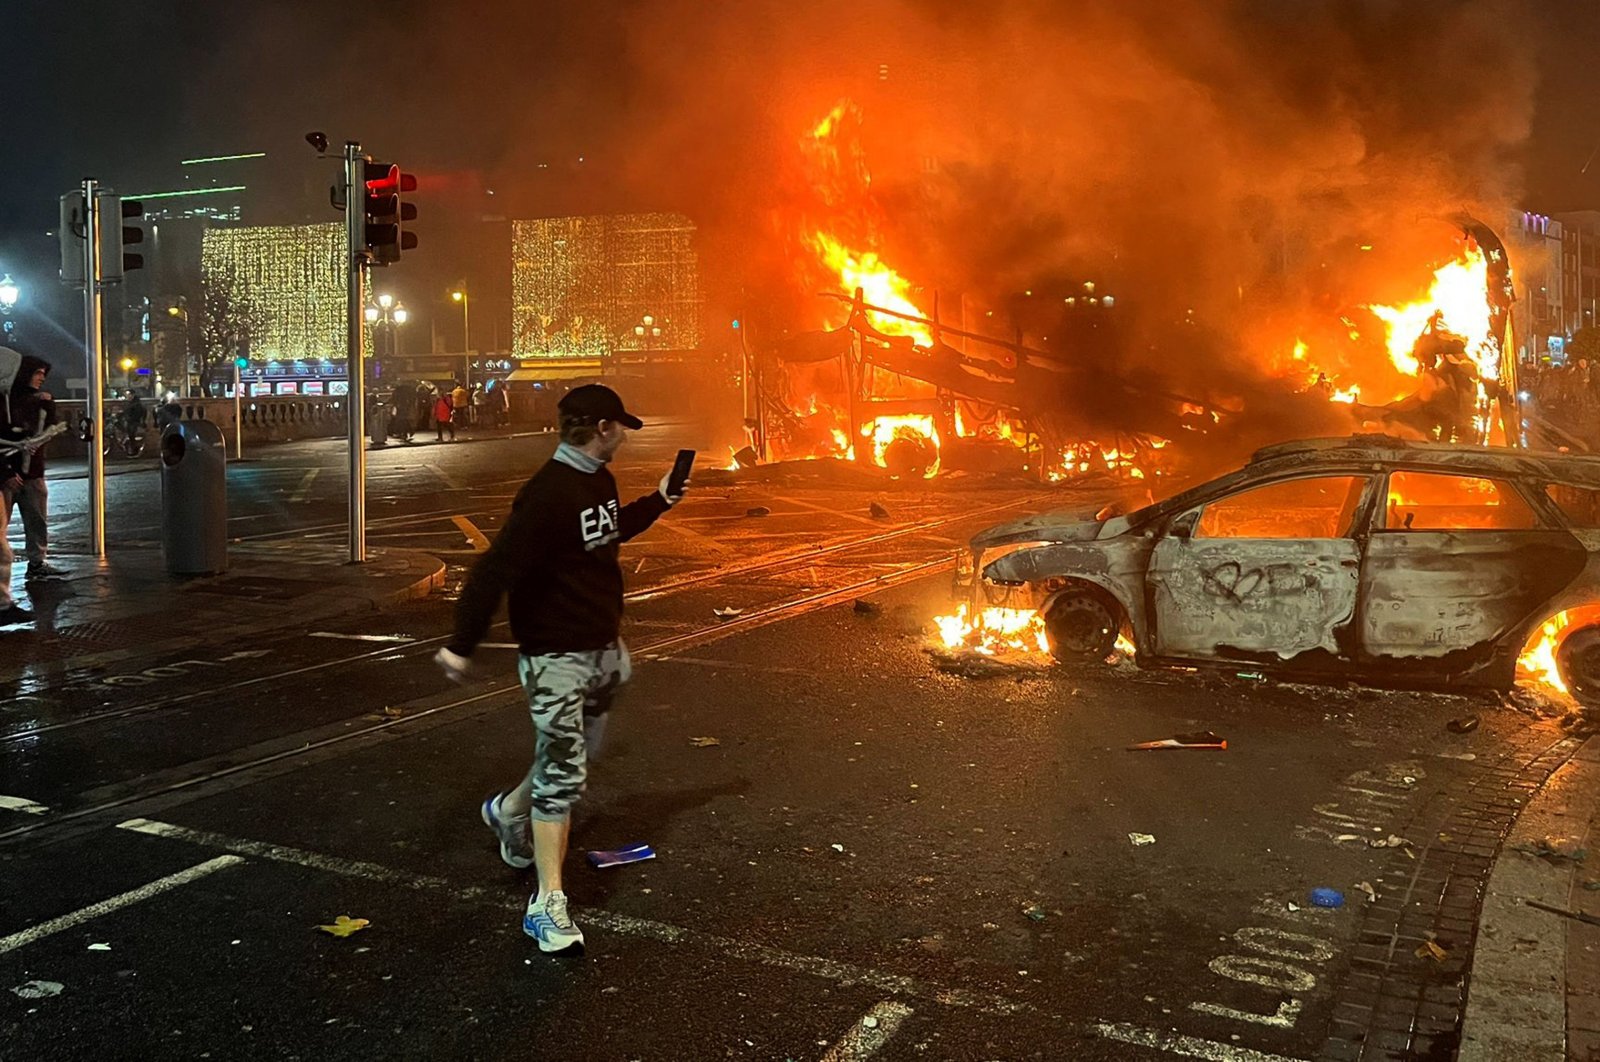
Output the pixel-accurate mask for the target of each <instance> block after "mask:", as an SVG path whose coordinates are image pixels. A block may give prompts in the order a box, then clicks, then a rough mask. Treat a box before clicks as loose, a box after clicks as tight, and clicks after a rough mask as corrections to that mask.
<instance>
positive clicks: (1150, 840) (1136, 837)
mask: <svg viewBox="0 0 1600 1062" xmlns="http://www.w3.org/2000/svg"><path fill="white" fill-rule="evenodd" d="M1128 840H1129V842H1130V843H1132V845H1133V846H1134V847H1135V848H1143V847H1144V846H1145V845H1147V844H1155V843H1156V839H1155V837H1154V836H1153V835H1152V834H1148V833H1130V834H1128Z"/></svg>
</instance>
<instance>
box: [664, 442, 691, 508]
mask: <svg viewBox="0 0 1600 1062" xmlns="http://www.w3.org/2000/svg"><path fill="white" fill-rule="evenodd" d="M693 468H694V451H693V450H679V451H678V459H677V460H676V461H674V462H672V474H671V475H670V476H668V477H667V496H668V497H669V498H676V497H678V496H679V495H680V494H682V493H683V485H684V484H685V483H687V482H688V481H689V472H690V471H691V470H692V469H693Z"/></svg>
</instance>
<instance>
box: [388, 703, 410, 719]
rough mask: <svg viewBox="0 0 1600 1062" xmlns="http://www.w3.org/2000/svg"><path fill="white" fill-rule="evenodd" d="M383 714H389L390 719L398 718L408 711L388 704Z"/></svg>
mask: <svg viewBox="0 0 1600 1062" xmlns="http://www.w3.org/2000/svg"><path fill="white" fill-rule="evenodd" d="M383 714H384V715H386V716H388V717H389V718H390V719H398V718H400V717H401V716H402V715H405V714H406V713H405V711H404V710H403V709H400V708H395V707H393V706H389V705H386V706H385V707H384V709H383Z"/></svg>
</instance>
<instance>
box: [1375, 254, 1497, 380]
mask: <svg viewBox="0 0 1600 1062" xmlns="http://www.w3.org/2000/svg"><path fill="white" fill-rule="evenodd" d="M1367 309H1369V310H1371V311H1372V313H1373V314H1374V315H1375V316H1376V317H1377V318H1378V319H1379V320H1380V321H1382V322H1383V323H1384V326H1385V327H1386V329H1387V331H1388V335H1387V336H1386V343H1387V345H1388V348H1389V360H1390V361H1392V362H1393V363H1394V367H1395V368H1397V369H1399V370H1400V371H1401V372H1403V373H1405V374H1406V375H1407V376H1416V375H1417V374H1418V373H1419V372H1420V371H1421V369H1422V367H1421V366H1420V365H1418V364H1417V359H1416V358H1415V357H1414V356H1413V355H1412V353H1411V351H1412V348H1413V347H1415V345H1416V342H1417V340H1418V339H1419V338H1420V337H1421V336H1422V334H1423V333H1424V332H1426V331H1428V329H1429V328H1430V327H1435V326H1436V327H1437V328H1441V329H1443V330H1444V331H1447V332H1452V333H1454V334H1456V335H1458V336H1461V337H1462V338H1463V339H1465V340H1466V343H1467V353H1468V354H1470V355H1471V356H1472V360H1473V361H1474V362H1475V363H1476V364H1477V366H1478V371H1479V373H1481V374H1482V375H1483V377H1484V379H1486V380H1493V379H1497V378H1498V377H1499V375H1500V359H1499V355H1498V353H1497V352H1496V350H1495V347H1494V343H1493V339H1492V336H1491V334H1490V307H1489V261H1488V259H1486V258H1485V257H1484V255H1483V252H1482V251H1481V250H1479V249H1478V248H1477V247H1475V246H1469V247H1467V248H1465V249H1464V250H1463V251H1462V252H1461V253H1460V255H1458V256H1457V257H1456V258H1455V259H1454V260H1452V261H1449V262H1446V263H1445V264H1444V265H1442V266H1440V267H1439V268H1438V269H1437V270H1435V271H1434V274H1433V283H1432V285H1431V286H1430V287H1429V289H1428V294H1427V296H1426V297H1424V298H1422V299H1418V300H1417V301H1416V302H1408V303H1404V304H1402V305H1399V306H1382V305H1371V306H1368V307H1367Z"/></svg>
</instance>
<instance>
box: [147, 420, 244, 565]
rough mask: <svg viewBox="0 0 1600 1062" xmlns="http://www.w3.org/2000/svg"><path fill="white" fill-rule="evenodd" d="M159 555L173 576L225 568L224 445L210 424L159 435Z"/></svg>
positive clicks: (174, 427) (178, 424)
mask: <svg viewBox="0 0 1600 1062" xmlns="http://www.w3.org/2000/svg"><path fill="white" fill-rule="evenodd" d="M161 553H162V555H163V556H165V557H166V560H167V571H169V572H172V573H173V574H175V575H205V574H210V573H213V572H222V571H227V569H228V456H227V445H226V444H225V443H224V442H223V440H222V429H221V428H218V427H217V426H216V425H215V424H213V423H211V422H210V421H209V420H180V421H175V422H173V423H171V424H168V425H167V428H166V430H165V431H163V432H162V433H161Z"/></svg>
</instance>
